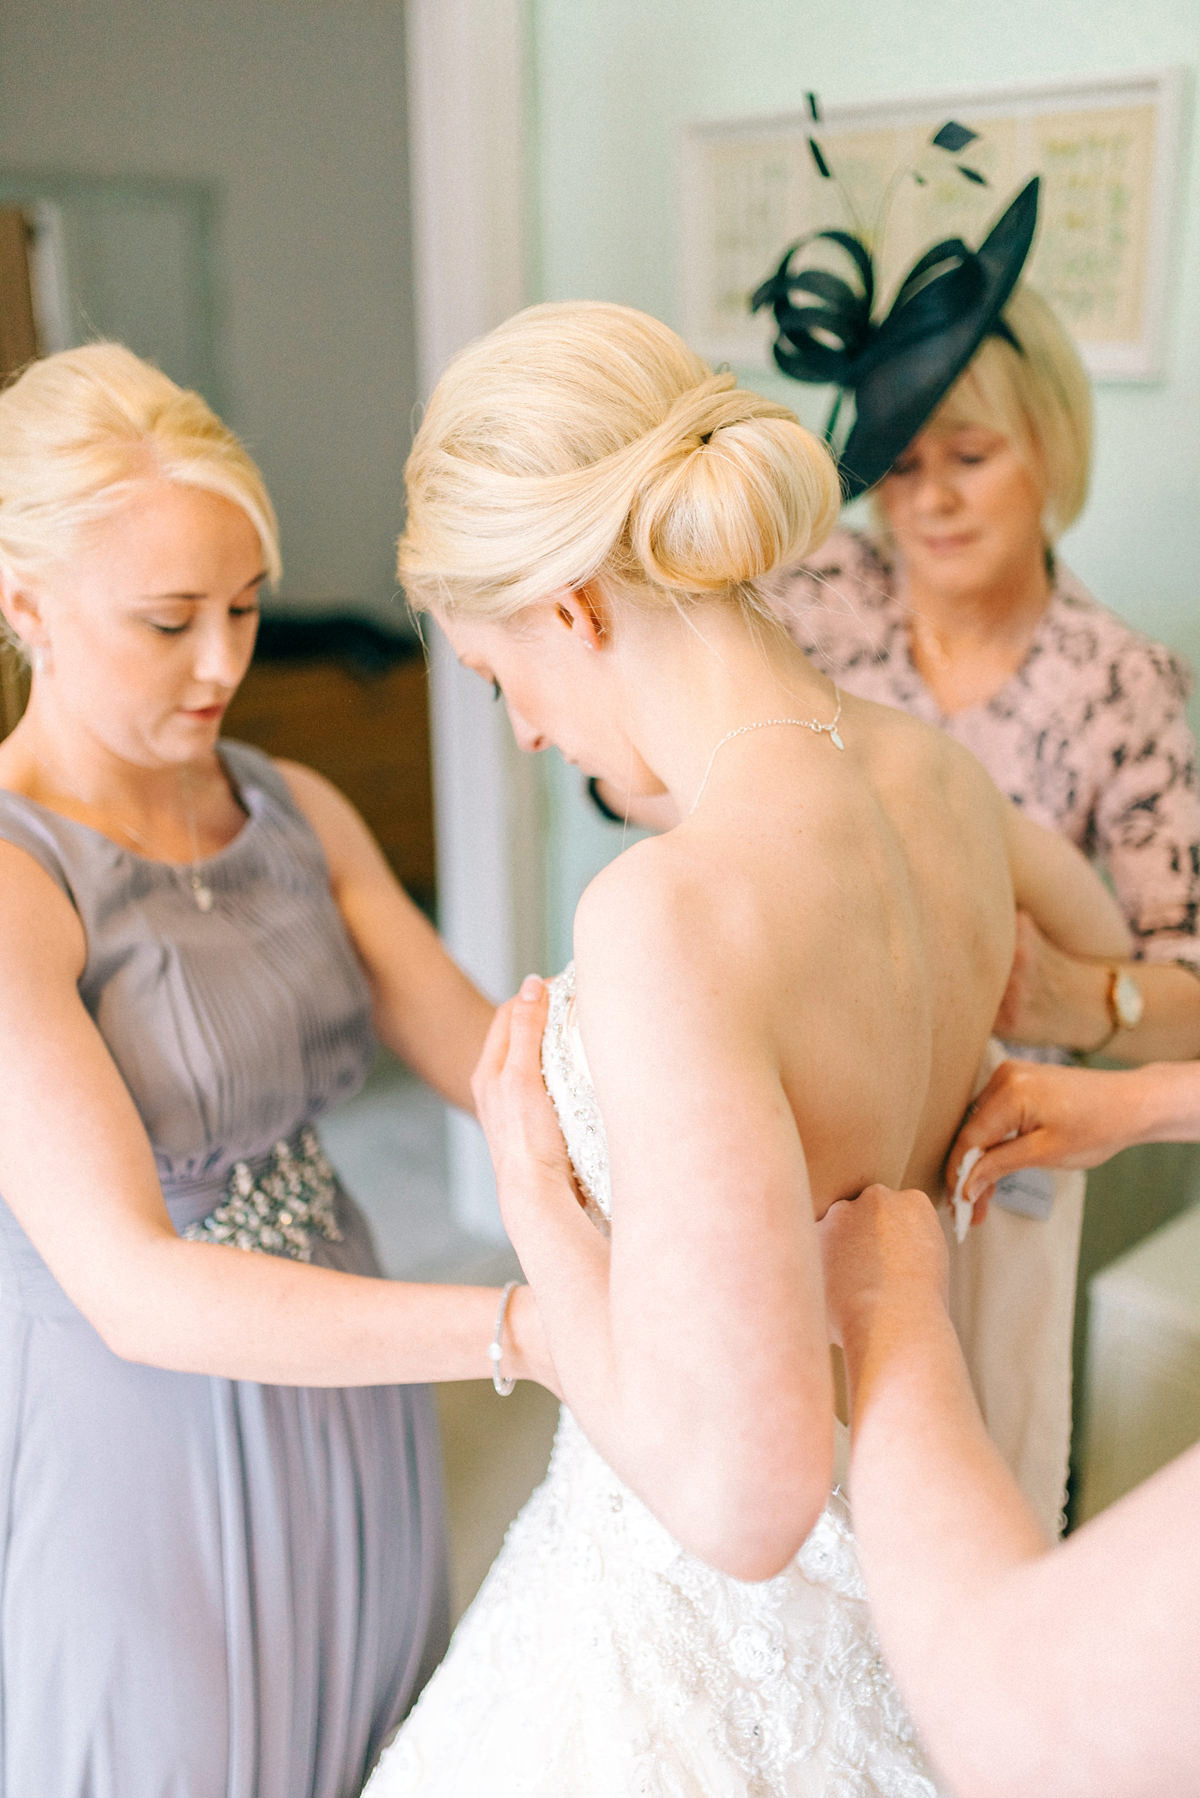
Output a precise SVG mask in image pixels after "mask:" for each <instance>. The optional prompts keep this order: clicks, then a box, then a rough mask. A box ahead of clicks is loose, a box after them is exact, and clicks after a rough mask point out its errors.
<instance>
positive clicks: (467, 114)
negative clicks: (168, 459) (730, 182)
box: [406, 0, 544, 1239]
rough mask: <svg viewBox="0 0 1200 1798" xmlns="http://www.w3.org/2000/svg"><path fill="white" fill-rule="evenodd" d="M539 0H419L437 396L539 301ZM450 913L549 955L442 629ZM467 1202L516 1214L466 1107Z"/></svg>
mask: <svg viewBox="0 0 1200 1798" xmlns="http://www.w3.org/2000/svg"><path fill="white" fill-rule="evenodd" d="M527 13H528V0H407V5H406V27H407V65H408V105H409V134H410V145H411V155H410V165H411V171H412V209H413V264H414V269H415V278H416V294H415V301H416V306H415V310H416V328H417V368H418V373H419V379H420V383H421V393H422V397H424V396H425V395H427V394H428V393H429V392H430V390H431V389H432V387H433V385H434V383H435V382H436V380H437V378H438V375H439V374H440V373H441V370H442V369H443V368H444V367H445V365H446V363H447V362H448V361H449V359H450V358H451V356H453V355H454V354H455V352H456V351H457V350H459V349H460V348H461V347H462V345H463V344H465V343H468V342H470V340H471V339H472V338H474V337H478V336H479V335H480V334H481V333H482V332H484V331H487V330H490V329H491V327H492V326H493V325H495V324H498V323H499V322H500V320H501V319H503V318H506V317H507V316H508V314H509V313H510V312H514V311H516V310H517V309H518V307H520V306H521V305H522V304H524V302H525V299H526V266H527V261H528V255H527V244H528V239H529V232H528V229H527V222H526V191H527V180H526V169H527V156H526V142H525V119H526V116H527V113H526V106H525V90H526V69H527V43H528V18H527ZM429 638H430V675H431V731H432V737H433V768H434V809H435V815H436V824H437V844H438V914H439V925H440V928H441V931H442V935H443V937H444V938H445V940H446V943H447V945H448V946H449V948H450V951H451V953H452V954H453V955H454V956H455V957H456V959H457V960H458V961H459V962H461V964H462V965H463V967H465V968H466V969H467V971H468V973H469V974H471V976H472V978H473V979H475V980H476V981H478V983H479V985H480V986H482V987H483V988H484V990H485V991H486V992H488V993H490V994H492V996H493V997H496V998H503V997H507V995H508V994H510V993H511V992H513V991H514V989H515V987H516V985H517V982H518V981H519V980H520V978H521V976H522V975H523V974H524V973H526V972H528V971H529V970H530V969H531V968H536V967H538V966H539V963H540V959H541V952H542V943H543V940H544V928H543V911H544V905H543V900H542V881H541V878H540V870H541V865H542V855H541V842H540V835H541V833H540V829H539V810H540V806H539V797H538V783H537V778H536V772H535V769H534V767H533V765H532V763H531V761H530V759H529V758H527V757H521V756H520V755H519V753H518V751H517V750H516V747H515V745H514V743H513V741H512V733H511V731H510V730H509V728H508V723H507V719H506V718H505V716H504V714H503V711H502V709H501V708H500V707H498V706H495V705H493V704H492V702H491V697H490V695H489V694H488V692H487V690H486V689H485V688H484V686H483V684H482V683H481V682H480V681H479V680H477V679H475V678H474V677H473V676H471V675H468V674H465V673H464V671H463V670H462V669H461V668H459V666H458V664H457V663H456V662H455V660H454V658H453V656H452V655H451V654H450V651H449V648H448V646H447V644H446V642H445V640H444V638H442V636H441V634H440V632H439V631H438V630H437V628H436V626H433V625H430V627H429ZM449 1131H450V1140H449V1146H450V1178H451V1200H452V1204H453V1206H454V1209H455V1213H456V1215H457V1217H458V1220H459V1222H460V1223H461V1224H462V1225H463V1227H464V1228H465V1229H467V1230H469V1231H471V1232H472V1233H473V1234H474V1235H476V1236H479V1235H483V1236H488V1237H494V1238H496V1239H500V1238H501V1237H502V1236H503V1227H502V1225H501V1223H500V1215H499V1211H498V1208H497V1205H496V1198H495V1186H494V1183H493V1180H492V1172H491V1166H490V1164H489V1162H488V1159H487V1152H486V1149H485V1147H484V1143H483V1138H482V1136H481V1135H480V1132H479V1130H478V1127H477V1126H476V1125H475V1124H474V1123H473V1122H471V1121H470V1120H468V1119H464V1118H461V1117H459V1116H457V1115H455V1116H453V1117H451V1120H450V1124H449Z"/></svg>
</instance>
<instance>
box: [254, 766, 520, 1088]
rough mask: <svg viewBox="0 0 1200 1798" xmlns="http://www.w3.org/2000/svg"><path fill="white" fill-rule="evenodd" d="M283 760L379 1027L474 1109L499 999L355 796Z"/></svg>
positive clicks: (407, 1057) (418, 1068)
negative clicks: (451, 939) (393, 858)
mask: <svg viewBox="0 0 1200 1798" xmlns="http://www.w3.org/2000/svg"><path fill="white" fill-rule="evenodd" d="M279 766H280V771H281V773H282V774H283V775H284V777H285V778H286V780H287V782H288V785H289V787H290V788H291V790H292V794H293V797H294V798H295V800H296V803H297V805H299V806H300V808H301V810H302V811H303V812H304V814H305V816H306V817H307V819H308V821H309V823H310V824H311V825H312V827H313V829H314V830H315V831H316V833H317V836H318V837H319V839H320V842H321V847H322V848H323V849H324V851H325V858H326V860H327V862H328V864H329V876H330V882H331V885H332V887H333V896H334V898H335V900H336V901H337V906H338V910H339V911H340V912H341V914H342V918H343V920H344V922H345V925H346V928H347V930H348V931H349V933H350V938H351V941H352V942H353V944H354V947H355V949H356V950H357V952H358V956H359V959H360V961H361V962H362V964H363V967H364V969H365V971H366V975H367V979H368V981H369V982H370V986H371V995H372V999H373V1001H374V1005H373V1022H374V1025H375V1031H376V1034H377V1035H378V1037H379V1038H380V1041H381V1042H384V1043H386V1044H387V1046H388V1048H389V1049H392V1050H393V1051H394V1052H395V1053H396V1054H397V1055H399V1056H400V1058H401V1060H402V1061H404V1062H406V1063H407V1064H408V1066H409V1067H411V1068H412V1069H413V1070H414V1072H416V1073H418V1074H420V1075H421V1077H422V1079H424V1080H427V1081H428V1083H429V1084H430V1086H432V1087H434V1088H435V1089H436V1090H437V1091H438V1092H440V1093H441V1094H442V1096H443V1098H446V1099H449V1100H450V1102H451V1103H452V1104H454V1105H460V1106H462V1107H463V1109H464V1110H467V1111H469V1110H470V1109H471V1108H472V1099H471V1071H472V1069H473V1068H474V1066H475V1063H476V1062H477V1061H478V1059H479V1052H480V1050H481V1049H482V1047H483V1039H484V1037H485V1036H486V1035H487V1028H488V1024H489V1023H490V1022H491V1017H492V1010H493V1007H492V1004H491V1002H490V1001H489V1000H487V999H485V998H484V996H483V994H482V993H481V992H480V991H479V989H478V988H477V987H476V986H474V985H473V984H472V982H471V981H470V980H469V979H468V978H467V976H466V975H465V974H464V973H463V971H462V969H461V968H460V967H458V965H457V964H456V963H455V962H454V961H453V960H452V959H451V957H450V956H449V954H448V953H447V951H446V949H445V947H444V946H443V944H442V941H441V938H440V937H439V936H438V934H437V932H436V930H435V929H434V928H433V925H432V924H431V923H430V922H429V920H428V918H426V917H425V916H424V914H423V913H422V912H421V911H420V910H419V909H418V908H417V907H416V906H415V905H414V904H413V902H412V900H411V899H410V898H409V896H408V894H407V893H406V892H405V891H404V888H403V887H402V886H401V885H400V883H399V881H398V880H397V879H396V876H395V875H394V874H393V873H392V871H391V869H390V868H389V867H388V865H387V862H386V861H385V860H384V858H383V854H382V852H381V850H380V848H379V845H378V844H377V843H376V841H375V839H374V837H373V836H372V835H371V833H370V831H369V830H368V829H367V827H366V825H365V824H364V823H363V821H362V819H361V818H360V817H359V815H358V813H357V812H356V811H355V809H354V807H353V806H352V805H351V804H350V802H349V800H347V799H345V798H344V797H343V796H342V794H341V793H339V792H338V791H337V789H336V787H333V786H331V785H330V783H329V782H328V781H327V780H325V779H324V777H323V776H322V775H319V774H314V773H313V771H312V769H311V768H302V767H300V766H299V765H298V764H297V763H295V762H283V763H280V764H279Z"/></svg>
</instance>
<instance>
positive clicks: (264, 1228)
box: [181, 1124, 342, 1261]
mask: <svg viewBox="0 0 1200 1798" xmlns="http://www.w3.org/2000/svg"><path fill="white" fill-rule="evenodd" d="M225 1191H226V1194H227V1197H226V1199H225V1201H224V1203H223V1204H220V1205H218V1206H217V1207H216V1209H215V1210H213V1211H210V1212H209V1214H208V1216H207V1217H202V1218H199V1219H198V1220H197V1221H196V1222H195V1223H194V1224H189V1225H188V1226H187V1228H186V1229H185V1230H183V1231H182V1232H181V1234H182V1235H183V1236H186V1237H187V1238H188V1239H189V1240H190V1241H192V1242H220V1243H224V1244H226V1245H227V1246H228V1247H230V1248H235V1249H252V1250H256V1251H257V1252H258V1253H259V1254H262V1255H290V1256H291V1257H292V1259H293V1260H294V1261H311V1260H312V1252H313V1238H314V1236H317V1235H320V1236H323V1237H325V1239H326V1241H327V1242H341V1240H342V1233H341V1231H340V1230H339V1229H338V1226H337V1217H336V1205H337V1194H338V1182H337V1175H336V1174H335V1173H334V1171H333V1169H332V1167H331V1166H330V1165H329V1162H328V1160H327V1159H326V1156H325V1151H324V1149H322V1147H321V1143H320V1139H319V1138H318V1136H317V1133H316V1131H315V1130H314V1129H313V1128H312V1125H311V1124H305V1126H304V1128H303V1129H302V1130H299V1131H298V1132H297V1133H296V1135H295V1136H293V1137H292V1138H291V1140H290V1141H286V1142H277V1143H276V1144H275V1147H274V1148H273V1149H272V1151H271V1159H270V1161H269V1163H268V1164H267V1166H266V1167H263V1168H260V1170H259V1172H258V1173H257V1174H255V1173H254V1172H253V1171H252V1170H251V1168H250V1166H249V1164H248V1163H247V1162H245V1161H236V1162H235V1163H234V1165H233V1167H232V1168H231V1169H230V1173H229V1179H228V1181H227V1182H226V1186H225Z"/></svg>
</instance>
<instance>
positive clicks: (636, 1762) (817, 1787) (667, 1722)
mask: <svg viewBox="0 0 1200 1798" xmlns="http://www.w3.org/2000/svg"><path fill="white" fill-rule="evenodd" d="M937 1791H938V1788H937V1786H936V1785H935V1783H934V1778H933V1775H932V1772H931V1770H930V1768H929V1765H928V1762H927V1760H926V1758H925V1756H924V1753H923V1751H922V1749H921V1746H920V1744H919V1742H918V1740H917V1738H916V1735H915V1732H914V1730H913V1726H912V1724H911V1722H910V1721H909V1719H908V1717H907V1715H906V1713H905V1710H904V1707H903V1705H902V1703H901V1701H900V1698H899V1695H898V1693H897V1691H896V1689H895V1686H894V1685H893V1683H892V1680H891V1677H890V1675H889V1674H888V1672H887V1669H886V1668H885V1667H884V1665H883V1662H882V1660H881V1658H880V1654H879V1650H878V1647H877V1645H876V1642H875V1639H874V1636H873V1634H872V1632H871V1628H870V1623H869V1620H868V1615H867V1605H866V1599H865V1594H864V1591H863V1585H862V1580H861V1576H860V1573H859V1569H858V1562H857V1556H856V1554H855V1549H854V1543H853V1538H852V1536H851V1532H850V1527H849V1521H848V1515H847V1509H846V1506H845V1503H844V1501H843V1500H842V1498H841V1497H840V1496H839V1495H837V1494H835V1495H834V1497H833V1498H832V1499H831V1501H830V1504H829V1505H828V1507H827V1508H826V1510H825V1511H824V1512H823V1514H822V1516H821V1517H820V1519H819V1521H818V1523H817V1525H816V1527H815V1529H814V1530H813V1532H812V1534H811V1535H810V1536H809V1538H808V1540H807V1542H806V1543H805V1545H804V1547H803V1549H802V1550H801V1552H800V1554H799V1555H798V1556H797V1557H796V1559H795V1561H793V1562H792V1564H791V1565H790V1566H789V1567H787V1568H786V1569H785V1570H784V1571H783V1572H782V1573H781V1574H779V1575H778V1576H777V1577H776V1578H775V1579H772V1580H767V1581H764V1582H762V1583H760V1584H746V1583H743V1582H742V1581H739V1580H735V1579H731V1578H729V1577H728V1576H726V1575H724V1574H720V1573H717V1572H715V1571H714V1570H713V1569H712V1568H710V1567H707V1566H705V1565H704V1564H703V1563H701V1562H700V1561H697V1560H696V1559H695V1558H694V1557H692V1556H691V1555H689V1554H687V1553H686V1552H685V1551H684V1550H683V1549H681V1548H680V1547H679V1545H678V1544H677V1543H676V1542H675V1541H674V1540H673V1538H672V1537H671V1536H670V1535H669V1534H668V1533H667V1531H666V1530H665V1529H663V1528H662V1526H661V1525H660V1524H659V1523H658V1522H657V1521H656V1520H655V1519H654V1518H653V1517H652V1516H651V1515H650V1513H649V1512H648V1511H647V1509H646V1507H645V1506H644V1505H643V1504H642V1503H641V1501H640V1500H639V1499H638V1498H637V1497H636V1496H635V1495H634V1494H633V1493H632V1492H631V1491H630V1490H629V1488H628V1487H627V1486H625V1485H624V1484H623V1483H622V1482H621V1481H620V1480H619V1479H618V1478H617V1477H616V1475H615V1474H614V1473H612V1471H611V1470H610V1469H609V1468H608V1467H607V1466H606V1465H605V1463H604V1462H603V1461H602V1460H601V1459H600V1457H599V1456H598V1455H597V1454H596V1452H595V1451H594V1449H593V1448H592V1447H591V1445H590V1443H589V1442H588V1441H587V1440H586V1438H585V1437H584V1435H583V1433H582V1431H581V1430H580V1429H579V1426H578V1425H577V1424H576V1422H575V1420H574V1419H573V1418H572V1417H571V1415H570V1414H569V1413H568V1412H567V1411H565V1410H564V1412H563V1413H562V1418H561V1421H560V1424H559V1429H558V1434H557V1437H556V1440H555V1447H554V1453H553V1456H552V1458H551V1462H550V1469H549V1472H548V1474H547V1476H546V1479H545V1481H544V1482H543V1484H542V1485H541V1486H540V1487H539V1488H538V1490H537V1491H536V1492H535V1493H534V1495H533V1497H532V1498H531V1499H530V1501H529V1503H528V1504H527V1505H526V1507H525V1509H524V1510H523V1511H522V1512H521V1514H520V1516H519V1517H518V1518H517V1520H516V1521H515V1523H514V1524H513V1525H512V1527H511V1529H510V1530H509V1533H508V1536H507V1538H506V1540H505V1544H504V1547H503V1549H502V1550H501V1552H500V1555H499V1557H498V1558H497V1560H496V1562H495V1564H494V1566H493V1568H492V1570H491V1572H490V1574H489V1575H488V1578H487V1580H486V1581H485V1583H484V1585H483V1587H482V1589H481V1591H480V1593H479V1596H478V1598H477V1599H476V1601H475V1603H474V1605H473V1606H472V1608H471V1609H470V1611H468V1613H467V1615H466V1616H465V1617H464V1619H463V1621H462V1623H461V1624H460V1625H459V1628H458V1631H457V1633H456V1635H455V1637H454V1640H453V1642H452V1644H451V1647H450V1652H449V1654H448V1656H447V1658H446V1660H445V1661H444V1662H443V1664H442V1666H441V1668H440V1669H439V1671H438V1672H437V1673H436V1674H435V1675H434V1678H433V1680H432V1681H431V1683H430V1685H429V1686H428V1687H427V1688H426V1691H425V1694H424V1696H423V1697H422V1698H421V1700H420V1702H419V1703H418V1705H417V1707H416V1709H415V1710H414V1712H413V1713H412V1715H411V1716H410V1718H409V1720H408V1722H407V1723H406V1724H405V1725H404V1727H403V1728H402V1729H401V1731H400V1733H399V1735H398V1736H397V1737H396V1739H395V1741H394V1742H393V1744H392V1746H391V1747H390V1748H389V1749H388V1750H386V1751H385V1753H384V1756H383V1759H382V1761H381V1762H380V1765H379V1767H378V1769H377V1770H376V1773H375V1776H374V1778H373V1779H372V1780H371V1781H370V1783H369V1785H368V1787H367V1795H366V1798H409V1795H410V1794H411V1795H412V1798H416V1795H417V1794H420V1795H421V1798H438V1795H439V1794H445V1798H518V1795H520V1798H634V1795H636V1798H817V1795H818V1794H820V1795H821V1798H868V1795H871V1794H879V1795H881V1798H934V1795H935V1794H936V1793H937Z"/></svg>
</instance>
